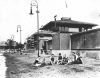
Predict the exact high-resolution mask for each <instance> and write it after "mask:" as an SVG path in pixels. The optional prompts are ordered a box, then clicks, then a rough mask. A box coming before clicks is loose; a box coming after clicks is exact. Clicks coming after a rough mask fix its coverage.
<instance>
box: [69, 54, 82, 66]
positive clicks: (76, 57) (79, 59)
mask: <svg viewBox="0 0 100 78" xmlns="http://www.w3.org/2000/svg"><path fill="white" fill-rule="evenodd" d="M72 55H73V57H74V60H73V61H72V62H70V63H69V64H82V60H81V57H80V56H78V55H77V54H76V53H75V52H72Z"/></svg>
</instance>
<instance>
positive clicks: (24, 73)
mask: <svg viewBox="0 0 100 78" xmlns="http://www.w3.org/2000/svg"><path fill="white" fill-rule="evenodd" d="M4 56H5V57H6V66H7V67H8V69H7V71H6V75H7V78H99V76H100V60H95V59H90V58H82V59H83V64H80V65H79V64H76V65H75V64H74V65H53V66H52V65H46V66H41V67H35V66H33V62H34V60H35V58H36V57H37V55H36V54H35V53H29V54H28V53H27V54H23V55H20V54H19V53H15V54H11V53H5V54H4ZM44 57H45V58H46V62H49V57H50V56H49V55H41V60H43V58H44Z"/></svg>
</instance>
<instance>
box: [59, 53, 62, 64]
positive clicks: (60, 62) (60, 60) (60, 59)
mask: <svg viewBox="0 0 100 78" xmlns="http://www.w3.org/2000/svg"><path fill="white" fill-rule="evenodd" d="M58 64H62V56H61V53H59V56H58Z"/></svg>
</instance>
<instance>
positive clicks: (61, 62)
mask: <svg viewBox="0 0 100 78" xmlns="http://www.w3.org/2000/svg"><path fill="white" fill-rule="evenodd" d="M67 63H68V57H66V55H63V57H62V55H61V53H59V55H58V57H57V59H55V58H54V55H53V54H52V55H51V57H50V64H51V65H53V64H59V65H64V64H67Z"/></svg>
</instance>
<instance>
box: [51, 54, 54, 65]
mask: <svg viewBox="0 0 100 78" xmlns="http://www.w3.org/2000/svg"><path fill="white" fill-rule="evenodd" d="M54 61H55V59H54V55H53V54H51V57H50V65H54Z"/></svg>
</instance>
